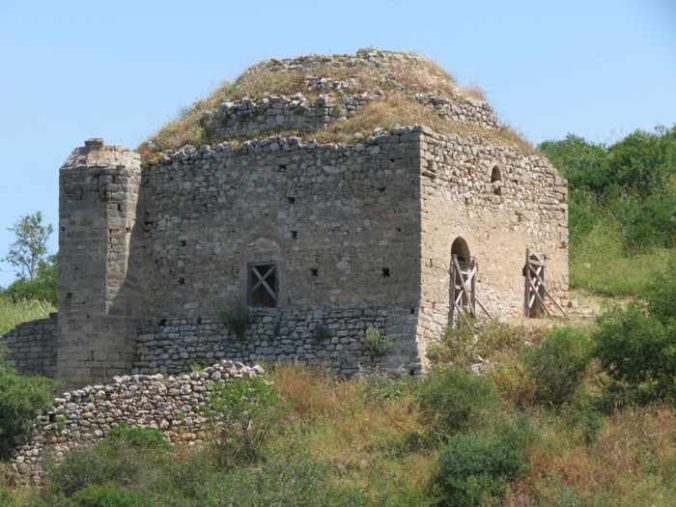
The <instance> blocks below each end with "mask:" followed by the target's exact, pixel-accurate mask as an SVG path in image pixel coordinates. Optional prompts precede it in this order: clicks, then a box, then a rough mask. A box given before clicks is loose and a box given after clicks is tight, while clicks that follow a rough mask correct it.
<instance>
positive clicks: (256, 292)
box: [248, 263, 277, 308]
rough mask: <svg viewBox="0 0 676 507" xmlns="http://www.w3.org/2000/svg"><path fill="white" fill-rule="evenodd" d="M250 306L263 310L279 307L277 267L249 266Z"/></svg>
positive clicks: (265, 265) (271, 265) (272, 265)
mask: <svg viewBox="0 0 676 507" xmlns="http://www.w3.org/2000/svg"><path fill="white" fill-rule="evenodd" d="M248 300H249V305H251V306H256V307H263V308H274V307H276V306H277V266H276V265H275V264H272V263H271V264H252V265H250V266H249V297H248Z"/></svg>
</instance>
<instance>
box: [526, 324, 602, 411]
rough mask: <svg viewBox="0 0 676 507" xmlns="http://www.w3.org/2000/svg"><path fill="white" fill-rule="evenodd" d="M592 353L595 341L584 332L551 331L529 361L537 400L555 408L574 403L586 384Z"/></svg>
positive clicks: (530, 355) (563, 329)
mask: <svg viewBox="0 0 676 507" xmlns="http://www.w3.org/2000/svg"><path fill="white" fill-rule="evenodd" d="M591 349H592V343H591V340H590V339H589V337H588V336H587V334H586V333H585V332H584V331H582V330H580V329H574V328H565V327H564V328H557V329H553V330H552V331H550V332H549V333H548V335H547V336H546V337H545V339H544V340H543V341H542V343H541V344H540V347H538V348H536V349H534V350H533V351H532V352H531V353H530V354H528V357H527V358H526V363H527V364H528V366H529V368H530V370H531V376H532V377H533V379H535V400H536V401H538V402H540V403H545V404H550V405H555V406H559V405H562V404H564V403H567V402H568V401H570V399H571V398H572V396H573V394H574V393H575V390H576V389H577V388H578V387H579V386H580V384H581V382H582V379H583V376H584V373H585V371H586V369H587V365H588V364H589V361H590V359H591Z"/></svg>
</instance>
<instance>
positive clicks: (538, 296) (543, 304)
mask: <svg viewBox="0 0 676 507" xmlns="http://www.w3.org/2000/svg"><path fill="white" fill-rule="evenodd" d="M528 281H529V282H530V284H531V287H532V288H533V294H535V295H536V296H537V298H538V299H539V300H540V303H542V308H543V310H544V311H545V313H546V314H547V316H548V317H551V316H552V314H551V312H550V311H549V310H548V309H547V305H545V302H544V300H543V299H542V296H540V294H539V293H538V291H537V290H535V287H533V283H532V279H529V280H528Z"/></svg>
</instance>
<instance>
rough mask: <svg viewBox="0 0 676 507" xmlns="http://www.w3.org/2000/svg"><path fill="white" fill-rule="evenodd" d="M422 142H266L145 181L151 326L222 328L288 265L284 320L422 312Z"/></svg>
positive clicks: (205, 150) (138, 262)
mask: <svg viewBox="0 0 676 507" xmlns="http://www.w3.org/2000/svg"><path fill="white" fill-rule="evenodd" d="M419 135H420V134H419V132H416V131H415V130H414V129H400V130H399V131H395V132H392V133H384V132H383V133H381V134H380V135H378V136H375V137H372V138H370V139H368V140H367V141H365V142H363V143H358V144H355V145H350V146H341V145H318V144H316V143H314V142H308V143H306V144H301V142H300V141H299V140H298V139H297V138H293V137H291V138H267V139H262V140H257V141H251V142H246V143H244V144H243V145H242V146H240V147H239V148H238V149H236V150H233V148H232V147H231V145H229V144H221V145H219V146H217V147H216V148H215V149H213V148H210V147H208V146H203V147H201V148H200V149H195V148H193V147H190V146H188V147H186V148H184V149H182V150H179V151H178V152H176V153H174V154H172V155H171V156H164V157H163V159H162V160H161V161H160V162H159V163H157V164H152V165H148V166H146V167H145V168H144V171H143V183H142V188H141V198H140V199H141V203H142V206H141V209H142V212H141V215H140V216H139V222H138V224H137V227H138V228H142V235H141V237H140V240H139V242H138V243H137V245H136V247H137V248H136V249H134V245H132V253H131V258H130V259H131V260H130V270H129V275H128V279H131V280H133V281H134V285H136V286H139V287H142V289H143V305H142V307H143V315H142V316H141V317H142V319H143V322H148V321H149V322H158V321H160V320H161V319H172V318H187V319H198V318H203V319H213V318H214V317H215V315H216V313H217V311H218V309H219V308H221V307H222V306H223V305H224V304H228V303H231V302H233V301H235V302H240V303H245V302H246V300H247V277H248V272H249V266H250V265H251V264H252V263H269V262H274V263H276V264H277V269H278V285H279V288H278V299H277V306H278V308H281V309H285V308H289V309H306V310H312V309H324V308H334V307H353V306H360V305H365V306H368V307H378V308H388V307H390V308H394V307H402V308H408V309H410V308H415V307H416V306H417V302H418V296H419V262H418V259H419V258H420V242H419V237H420V228H419V221H420V218H419V209H420V202H419V181H420V171H419V165H420V164H419V148H418V139H419Z"/></svg>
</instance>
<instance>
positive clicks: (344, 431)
mask: <svg viewBox="0 0 676 507" xmlns="http://www.w3.org/2000/svg"><path fill="white" fill-rule="evenodd" d="M591 332H593V330H591V329H568V330H564V331H559V332H558V334H557V332H551V331H550V332H548V333H546V332H545V331H542V330H540V331H533V330H525V329H515V328H508V327H506V326H495V325H494V326H491V327H489V328H487V329H485V330H484V332H483V334H482V335H481V338H480V339H479V342H477V344H476V345H475V347H470V349H471V350H473V351H474V352H476V353H478V352H481V353H482V354H484V355H485V356H487V358H488V359H490V360H496V361H497V360H499V361H500V366H498V367H496V368H494V369H493V370H492V371H491V372H490V373H488V374H487V375H486V376H484V377H478V376H476V375H473V374H471V373H468V372H467V370H466V369H465V366H466V365H467V364H469V363H470V362H471V361H473V360H474V358H473V357H471V356H472V353H470V354H469V355H466V354H465V353H464V352H463V353H462V354H461V355H458V349H457V348H455V349H454V348H453V340H449V341H448V342H447V345H449V347H450V348H448V349H446V350H444V355H443V356H444V357H453V358H454V359H455V361H456V366H454V367H452V368H447V367H441V366H440V367H439V369H437V370H435V372H434V373H432V374H430V375H429V376H427V377H426V378H425V379H410V378H405V379H388V378H379V377H371V378H366V379H353V380H341V379H337V378H335V377H333V376H331V375H330V374H328V373H326V372H324V371H322V370H319V369H316V368H308V367H302V366H297V365H285V366H277V367H274V368H272V369H271V371H270V372H269V373H268V374H267V376H266V378H267V379H268V380H269V382H270V384H266V383H258V384H251V385H250V386H249V388H248V392H249V397H248V401H246V402H245V403H244V405H242V404H241V403H230V402H229V401H228V400H230V401H232V395H233V393H234V392H236V393H240V392H241V390H240V389H234V390H232V391H229V389H230V388H229V387H228V386H225V388H224V389H223V390H217V392H218V393H219V394H218V395H217V396H220V398H219V399H220V400H221V401H222V403H220V404H216V405H215V406H216V407H221V408H222V407H227V412H226V413H227V414H228V417H229V421H230V423H231V426H230V427H229V428H228V429H226V430H220V431H216V430H215V431H213V432H212V433H211V434H210V437H209V438H210V442H209V443H208V444H205V445H201V446H199V445H198V446H195V447H192V448H185V447H175V446H172V445H169V444H166V443H164V441H163V440H162V438H161V436H159V435H158V434H157V433H156V432H155V431H154V430H143V431H140V430H131V429H126V428H121V429H120V430H118V431H116V432H115V433H114V434H113V435H112V436H110V437H109V438H108V439H107V440H104V441H103V442H102V443H100V444H98V445H96V446H95V447H93V448H89V449H86V450H79V451H73V452H71V453H70V454H69V455H68V456H67V458H66V460H65V461H64V462H63V463H62V464H61V465H58V466H56V467H52V468H51V471H50V481H49V483H48V484H47V485H46V486H45V487H44V488H43V489H41V490H35V489H25V488H10V489H7V490H5V493H4V494H5V501H6V502H7V505H10V506H14V507H20V506H42V505H44V506H48V505H49V506H56V505H58V506H63V507H75V506H77V507H84V506H102V505H106V506H126V507H134V506H137V507H138V506H146V507H150V506H158V507H159V506H162V507H165V506H176V507H179V506H180V507H191V506H194V507H197V506H200V507H201V506H220V505H237V506H267V505H280V506H282V505H289V506H296V505H300V506H317V507H319V506H321V507H325V506H383V505H385V506H412V507H413V506H415V507H418V506H424V505H447V506H463V505H466V506H473V505H561V506H583V505H595V506H609V507H610V506H613V507H616V506H627V507H629V506H631V507H640V506H654V505H668V504H669V502H670V500H669V498H672V499H673V495H674V486H675V485H676V434H675V433H674V428H676V411H675V410H674V406H673V404H671V403H670V402H669V401H666V400H661V401H660V400H655V401H652V402H649V403H647V404H632V405H628V406H625V407H623V408H620V409H612V410H605V411H604V410H602V409H601V406H602V405H601V404H600V403H599V400H601V399H602V398H603V396H602V394H601V393H602V392H603V390H604V389H607V386H608V385H609V378H608V376H607V375H606V374H605V373H604V372H603V370H602V368H601V367H600V365H599V363H597V362H594V361H588V359H585V357H587V356H585V355H584V353H583V351H584V350H585V349H586V346H587V345H588V344H589V343H588V341H587V338H588V333H591ZM449 338H451V337H449ZM456 338H457V337H456ZM546 343H549V345H548V346H547V345H542V346H541V347H540V348H539V349H538V350H545V351H546V352H544V353H540V354H536V355H535V356H534V355H533V345H537V344H546ZM562 344H567V345H565V346H563V347H561V345H562ZM554 349H556V350H554ZM489 350H492V351H493V352H488V351H489ZM580 361H581V362H580ZM576 363H577V365H578V366H579V365H580V364H582V367H581V368H579V367H578V366H575V364H576ZM561 365H565V367H561ZM242 382H251V381H248V380H242ZM561 386H564V387H563V388H561ZM553 390H554V391H553ZM245 413H248V414H253V415H252V417H251V418H250V419H251V420H250V421H249V418H246V417H244V415H243V414H245ZM243 420H247V421H249V422H248V423H247V425H246V426H245V427H246V428H247V429H248V435H244V433H243V431H242V428H243V427H244V426H241V425H239V422H241V421H243ZM245 437H248V438H245ZM0 484H1V483H0ZM2 494H3V493H2V488H0V498H2V496H1V495H2ZM10 501H11V502H12V503H10Z"/></svg>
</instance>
